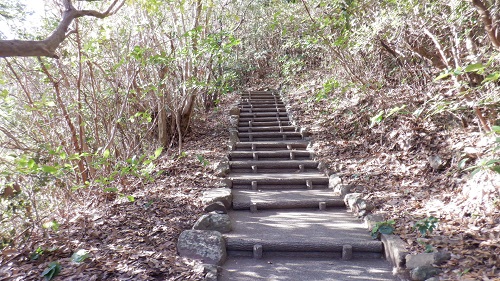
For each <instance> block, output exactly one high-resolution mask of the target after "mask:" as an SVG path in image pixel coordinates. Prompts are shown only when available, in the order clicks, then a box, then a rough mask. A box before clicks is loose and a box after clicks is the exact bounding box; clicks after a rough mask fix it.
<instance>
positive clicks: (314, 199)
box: [232, 189, 345, 210]
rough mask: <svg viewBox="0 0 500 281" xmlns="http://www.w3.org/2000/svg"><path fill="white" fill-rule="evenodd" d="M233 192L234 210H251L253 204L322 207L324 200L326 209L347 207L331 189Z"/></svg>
mask: <svg viewBox="0 0 500 281" xmlns="http://www.w3.org/2000/svg"><path fill="white" fill-rule="evenodd" d="M232 193H233V209H234V210H250V209H251V207H252V205H253V206H254V207H252V208H257V210H267V209H296V208H315V209H320V203H322V202H324V204H325V205H324V207H325V208H326V209H329V208H337V207H345V203H344V200H343V199H342V198H341V197H339V196H335V195H333V191H332V190H331V189H319V190H283V191H269V190H266V191H255V190H233V192H232ZM321 205H323V204H321ZM321 207H323V206H321Z"/></svg>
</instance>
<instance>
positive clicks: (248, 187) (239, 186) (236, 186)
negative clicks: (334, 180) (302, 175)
mask: <svg viewBox="0 0 500 281" xmlns="http://www.w3.org/2000/svg"><path fill="white" fill-rule="evenodd" d="M232 188H233V189H241V190H290V189H295V190H313V189H314V190H316V189H327V188H328V184H313V185H312V188H310V187H308V186H307V185H306V184H305V183H304V184H257V188H253V187H252V185H251V184H234V183H233V187H232Z"/></svg>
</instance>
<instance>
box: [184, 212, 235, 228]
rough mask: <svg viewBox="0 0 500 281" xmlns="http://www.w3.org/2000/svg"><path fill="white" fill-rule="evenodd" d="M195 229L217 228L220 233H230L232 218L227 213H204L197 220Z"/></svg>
mask: <svg viewBox="0 0 500 281" xmlns="http://www.w3.org/2000/svg"><path fill="white" fill-rule="evenodd" d="M193 229H197V230H215V231H218V232H220V233H228V232H230V231H231V220H230V219H229V215H227V214H217V213H210V214H204V215H202V216H201V217H200V218H199V219H198V220H197V221H196V223H195V224H194V226H193Z"/></svg>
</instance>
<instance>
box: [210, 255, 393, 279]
mask: <svg viewBox="0 0 500 281" xmlns="http://www.w3.org/2000/svg"><path fill="white" fill-rule="evenodd" d="M218 280H219V281H235V280H237V281H285V280H293V281H297V280H299V281H305V280H307V281H389V280H399V279H398V278H396V277H395V276H393V274H392V267H391V265H390V264H389V263H387V262H386V261H385V260H382V259H356V260H355V261H354V262H353V261H348V260H347V261H344V260H339V259H337V260H332V259H331V258H329V257H323V258H307V257H306V258H290V257H276V256H274V257H273V256H271V255H269V254H268V253H264V258H263V259H254V258H252V257H237V256H234V255H230V256H229V257H228V259H227V261H226V263H225V264H224V267H223V268H222V272H221V273H220V275H219V279H218Z"/></svg>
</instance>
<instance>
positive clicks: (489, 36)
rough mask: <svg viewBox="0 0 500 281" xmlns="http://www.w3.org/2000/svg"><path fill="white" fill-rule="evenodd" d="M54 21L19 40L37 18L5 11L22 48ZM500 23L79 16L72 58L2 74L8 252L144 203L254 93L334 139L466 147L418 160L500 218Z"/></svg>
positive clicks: (358, 10)
mask: <svg viewBox="0 0 500 281" xmlns="http://www.w3.org/2000/svg"><path fill="white" fill-rule="evenodd" d="M75 6H77V8H79V9H96V10H100V11H104V10H106V9H107V7H108V6H109V3H107V2H106V1H102V2H101V1H88V2H82V1H78V2H76V3H75ZM46 7H47V13H46V15H45V17H44V19H43V22H41V23H40V25H39V29H37V30H36V31H34V30H24V29H23V28H22V26H19V25H17V26H16V23H17V22H19V21H21V20H22V18H23V17H25V13H26V11H23V8H22V5H21V6H20V4H19V2H18V1H14V0H11V1H7V2H6V3H5V4H0V20H2V21H4V22H6V23H9V24H10V25H12V26H14V27H15V28H14V30H15V31H16V37H17V39H21V40H41V39H44V38H46V37H47V36H48V35H49V34H50V32H51V31H53V30H54V29H55V27H56V26H57V25H58V24H59V22H60V18H61V12H60V10H61V9H62V6H61V3H59V2H58V1H54V2H52V1H51V2H50V3H49V1H47V3H46ZM499 9H500V4H499V2H498V0H482V1H481V0H472V1H460V0H452V1H430V2H422V1H417V0H405V1H393V0H384V1H370V0H344V1H321V0H310V1H305V0H301V1H299V0H296V1H293V0H287V1H284V0H281V1H279V0H278V1H276V0H255V1H231V0H227V1H211V0H187V1H157V0H139V1H126V3H125V5H124V6H123V7H121V8H120V9H119V10H118V12H117V13H116V14H114V15H112V16H110V17H107V18H104V19H96V18H90V17H81V18H77V19H75V20H74V21H73V23H72V25H71V30H70V32H69V34H68V36H67V38H66V39H65V40H64V41H63V43H62V45H61V46H60V47H59V48H58V49H57V54H58V56H59V57H60V58H59V59H53V58H47V57H37V58H34V57H11V58H3V59H1V60H0V98H1V99H0V131H1V132H2V133H1V134H0V148H1V150H0V151H1V153H0V167H1V168H0V169H1V180H0V183H1V188H0V192H1V194H2V195H1V199H0V202H1V203H0V208H1V209H2V217H1V222H0V223H1V225H2V227H1V230H0V232H1V233H0V235H1V237H2V241H1V244H0V249H8V248H9V247H14V246H15V247H22V245H23V244H24V243H28V244H29V240H30V238H31V235H34V234H33V233H37V232H38V233H40V232H46V231H50V229H53V230H55V229H57V228H58V227H59V224H60V223H62V222H63V220H64V219H67V220H69V218H70V217H71V215H68V214H70V213H71V212H72V210H73V209H74V208H78V206H82V205H81V204H83V203H81V202H82V200H83V199H84V198H86V197H88V196H90V195H89V194H91V196H97V197H102V198H109V197H110V194H111V195H113V196H116V195H120V196H118V198H123V199H124V200H129V201H134V200H135V198H134V196H132V194H129V193H127V190H128V185H130V184H131V183H133V184H134V185H137V186H139V187H142V186H144V185H146V184H148V183H150V182H154V181H155V179H158V178H160V177H163V175H161V173H160V172H159V170H158V169H157V168H156V167H155V165H158V163H160V159H163V158H162V157H164V158H168V159H172V157H174V158H176V157H177V158H176V159H179V158H182V157H183V156H184V154H183V146H184V145H185V142H184V140H185V138H189V135H190V133H192V127H193V126H194V125H196V124H198V123H201V122H208V121H206V118H205V117H203V116H206V114H207V113H210V112H214V111H216V110H218V109H217V108H218V106H219V104H220V102H221V100H223V99H224V97H225V95H226V94H228V93H230V92H233V91H236V90H239V89H245V88H247V87H252V88H260V89H264V88H266V87H268V88H279V89H281V90H282V91H283V92H284V93H288V92H292V91H295V92H298V93H299V95H298V96H299V97H300V98H301V99H302V100H301V101H300V103H301V106H302V109H307V110H306V111H307V112H308V113H307V114H310V115H311V116H314V118H315V120H316V121H318V120H320V121H321V122H315V121H314V120H313V121H311V120H309V121H308V120H303V122H305V123H307V124H308V125H310V126H311V127H314V126H323V127H326V128H331V130H332V131H331V132H330V135H329V136H328V137H330V138H332V139H336V140H345V141H350V140H352V139H363V138H364V137H366V136H367V135H371V136H376V137H377V138H372V139H370V142H371V141H374V142H377V140H375V139H378V140H379V141H380V143H381V144H383V145H385V146H392V147H393V150H398V151H403V152H405V153H406V152H408V151H409V152H412V151H413V152H412V153H414V154H415V155H417V154H418V149H417V148H416V147H417V146H418V145H416V144H412V143H411V142H412V141H414V142H426V141H428V140H426V139H425V138H424V137H422V139H418V136H419V134H420V135H421V134H424V133H427V134H430V133H429V132H430V131H439V132H448V133H450V134H451V132H452V133H453V134H454V135H456V134H458V135H459V137H458V138H453V141H454V140H456V139H462V142H463V143H462V144H461V146H460V148H459V149H457V150H456V151H453V153H455V152H456V153H458V154H456V153H455V154H453V153H451V152H448V153H439V152H440V148H439V147H440V146H436V150H435V151H433V150H432V149H431V150H427V151H425V153H426V154H425V155H418V156H414V155H413V156H411V157H410V156H407V157H410V158H412V157H415V158H423V157H424V156H425V159H426V160H427V157H429V159H434V160H436V159H437V160H436V161H437V162H438V163H437V164H436V167H433V170H436V171H439V170H442V169H446V176H447V177H452V178H455V179H462V178H467V177H470V176H471V175H470V174H471V173H472V172H473V173H474V174H478V175H483V177H487V178H488V179H491V178H493V180H491V182H492V184H490V185H488V184H484V183H483V182H480V183H479V184H477V186H475V187H474V188H475V189H481V190H480V191H479V193H482V197H480V198H479V197H478V198H474V199H475V200H476V201H474V202H469V203H470V204H469V205H468V208H469V209H468V211H467V212H468V213H469V216H470V214H471V213H472V214H477V215H478V216H482V217H488V216H490V217H494V218H497V217H498V212H499V208H500V204H499V202H500V197H499V190H498V189H499V188H500V187H499V184H498V181H497V180H498V175H496V174H495V171H496V172H498V173H500V166H499V163H500V156H499V146H500V140H499V138H498V137H496V136H498V134H500V112H499V108H500V95H499V94H498V93H499V90H500V87H499V86H500V84H499V83H500V80H499V79H500V53H499V51H500V11H499ZM0 35H2V34H0ZM2 36H3V35H2ZM0 51H1V50H0ZM0 54H1V52H0ZM293 99H294V97H293V96H292V97H291V101H292V102H293ZM297 108H298V107H297ZM298 109H300V108H298ZM299 119H300V118H299ZM212 121H213V122H215V120H212ZM403 124H404V125H403ZM198 125H199V124H198ZM202 126H203V124H202ZM430 128H431V129H430ZM436 128H437V129H436ZM316 130H317V131H320V130H319V129H317V128H316ZM313 131H314V128H313ZM391 131H393V132H394V134H391ZM495 134H496V135H495ZM410 135H411V137H409V136H410ZM404 136H407V137H406V138H405V137H404ZM495 137H496V138H495ZM450 138H451V137H450V135H449V134H448V135H447V134H445V135H444V137H443V138H441V139H439V140H438V141H440V142H445V143H446V142H449V140H450ZM479 140H483V144H482V145H481V147H480V149H477V146H474V145H472V144H473V143H474V144H475V143H477V142H478V141H479ZM433 141H435V140H434V139H433ZM453 141H450V142H453ZM359 143H361V145H365V146H366V145H367V146H370V145H371V144H372V143H369V144H363V143H362V142H359ZM359 143H358V144H359ZM464 143H465V144H464ZM454 145H458V144H457V143H447V146H446V147H453V146H454ZM394 147H395V148H394ZM443 147H444V146H443ZM443 150H445V149H444V148H443ZM415 151H417V152H415ZM200 157H201V156H200ZM436 157H437V158H436ZM198 160H199V161H201V162H202V163H204V162H203V161H204V159H203V157H201V158H198ZM436 161H434V162H436ZM329 164H330V168H331V169H333V170H335V171H337V172H339V173H341V172H342V171H343V169H344V168H343V167H341V166H340V167H339V166H335V165H336V164H335V163H329ZM410 164H411V163H410ZM410 164H409V165H410ZM424 165H425V164H424ZM410 166H411V165H410ZM409 169H410V170H411V168H409ZM431 171H432V170H431ZM418 176H422V177H425V175H423V174H420V175H418ZM464 181H465V180H464ZM464 181H462V183H461V184H457V186H455V187H454V189H453V190H454V191H455V192H459V191H460V190H461V187H462V186H465V185H466V184H465V182H464ZM458 182H460V181H458ZM364 183H365V184H367V185H370V183H369V181H368V182H364ZM447 183H448V182H447ZM492 186H493V187H492ZM476 191H477V190H476ZM113 196H112V197H113ZM113 198H114V197H113ZM103 202H105V204H110V201H109V200H108V201H105V200H104V201H103ZM83 205H84V204H83ZM61 214H64V215H61ZM497 224H498V222H497ZM498 231H499V232H500V230H498ZM495 239H498V237H496V238H495ZM31 250H32V251H34V250H36V248H35V249H31ZM498 250H499V249H498V248H496V249H493V250H492V251H493V252H495V251H498ZM485 260H487V259H485ZM484 265H485V266H487V267H490V268H491V267H493V266H496V267H498V266H500V265H498V264H495V263H493V264H489V263H487V261H485V263H484ZM461 270H463V271H465V270H466V268H462V269H461ZM493 273H494V272H493Z"/></svg>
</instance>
